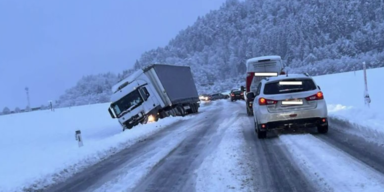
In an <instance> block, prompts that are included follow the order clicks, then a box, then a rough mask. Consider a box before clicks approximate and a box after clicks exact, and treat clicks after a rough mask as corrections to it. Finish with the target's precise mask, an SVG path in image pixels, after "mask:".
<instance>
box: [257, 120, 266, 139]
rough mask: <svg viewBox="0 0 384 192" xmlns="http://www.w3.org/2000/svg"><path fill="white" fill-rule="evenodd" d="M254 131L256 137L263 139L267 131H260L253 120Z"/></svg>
mask: <svg viewBox="0 0 384 192" xmlns="http://www.w3.org/2000/svg"><path fill="white" fill-rule="evenodd" d="M255 132H256V133H257V138H259V139H263V138H266V137H267V131H260V125H259V124H258V123H256V122H255Z"/></svg>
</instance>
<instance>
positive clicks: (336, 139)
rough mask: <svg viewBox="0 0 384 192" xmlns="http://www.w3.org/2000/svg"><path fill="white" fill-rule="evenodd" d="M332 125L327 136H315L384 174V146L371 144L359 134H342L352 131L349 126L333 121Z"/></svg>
mask: <svg viewBox="0 0 384 192" xmlns="http://www.w3.org/2000/svg"><path fill="white" fill-rule="evenodd" d="M330 123H331V126H330V130H329V132H328V134H327V135H322V134H313V135H314V136H315V137H317V138H319V139H321V140H322V141H324V142H327V143H328V144H330V145H332V146H333V147H336V148H339V149H341V150H343V151H344V152H346V153H348V154H349V155H351V156H353V157H354V158H356V159H358V160H359V161H361V162H363V163H365V164H367V165H369V166H371V167H372V168H374V169H376V170H377V171H379V172H381V173H383V174H384V155H383V151H384V146H383V144H378V143H376V142H371V141H369V140H366V139H365V138H364V137H362V136H358V135H357V134H349V133H346V132H342V131H341V130H342V129H343V128H344V129H348V130H350V129H351V128H348V127H346V126H348V125H347V124H345V125H342V126H341V125H339V124H335V123H334V122H332V121H331V122H330Z"/></svg>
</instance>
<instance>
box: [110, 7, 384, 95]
mask: <svg viewBox="0 0 384 192" xmlns="http://www.w3.org/2000/svg"><path fill="white" fill-rule="evenodd" d="M383 48H384V5H383V1H366V0H350V1H324V0H308V1H301V0H287V1H282V0H257V1H256V0H245V1H242V2H239V1H238V0H228V1H227V2H226V3H225V4H223V5H222V6H221V8H220V9H219V10H215V11H211V12H210V13H208V14H207V15H205V16H204V17H200V18H198V19H197V21H196V22H195V23H194V24H193V25H192V26H189V27H188V28H186V29H185V30H182V31H181V32H180V33H179V34H178V35H177V36H176V37H175V38H173V39H172V40H171V41H170V42H169V44H168V45H167V46H165V47H159V48H156V49H153V50H149V51H147V52H145V53H143V54H142V56H141V57H140V58H139V59H138V60H137V61H136V63H135V65H134V69H129V70H127V71H125V72H124V74H121V75H120V76H121V77H125V76H127V75H129V74H130V73H131V72H132V71H133V70H136V69H139V68H141V67H144V66H146V65H149V64H152V63H170V64H177V65H188V66H191V68H192V70H193V73H194V77H195V81H196V83H197V85H198V89H199V92H200V93H212V92H217V91H224V90H226V89H231V88H237V87H239V84H240V83H241V82H242V80H243V77H244V76H243V74H244V71H245V66H244V62H245V60H246V59H248V58H251V57H256V56H262V55H271V54H273V55H280V56H281V57H282V58H283V59H284V62H285V64H286V65H287V66H288V70H290V71H291V72H304V71H305V72H308V73H310V74H311V75H321V74H329V73H337V72H345V71H351V70H357V69H361V68H362V65H361V63H362V62H363V61H365V62H367V67H368V68H376V67H383V66H384V62H382V61H383V60H384V50H383ZM107 92H108V90H107Z"/></svg>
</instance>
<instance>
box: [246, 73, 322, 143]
mask: <svg viewBox="0 0 384 192" xmlns="http://www.w3.org/2000/svg"><path fill="white" fill-rule="evenodd" d="M251 93H253V92H251ZM254 97H255V99H254V101H253V117H254V124H255V131H256V132H257V135H258V138H265V137H266V136H267V132H268V131H271V130H274V129H284V128H291V126H295V127H302V126H303V127H317V130H318V132H319V133H323V134H324V133H327V132H328V119H327V118H328V112H327V104H326V102H325V99H324V95H323V92H322V91H321V89H320V87H319V86H318V85H316V83H315V82H314V80H313V79H312V77H310V76H309V75H308V74H304V75H302V74H290V75H289V76H288V75H287V76H285V75H279V76H277V77H270V78H265V79H263V80H261V81H260V82H259V84H258V86H257V89H256V92H255V93H254Z"/></svg>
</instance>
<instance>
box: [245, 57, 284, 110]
mask: <svg viewBox="0 0 384 192" xmlns="http://www.w3.org/2000/svg"><path fill="white" fill-rule="evenodd" d="M246 67H247V77H246V83H245V90H244V91H245V94H244V100H245V101H246V109H247V114H248V115H252V114H253V113H252V101H253V98H249V99H248V98H247V94H248V93H249V92H254V91H256V89H257V85H258V84H259V82H260V81H261V80H262V79H263V78H265V77H274V76H278V75H279V74H284V71H283V70H284V66H283V61H282V60H281V57H280V56H277V55H269V56H262V57H254V58H251V59H248V60H247V62H246Z"/></svg>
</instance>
